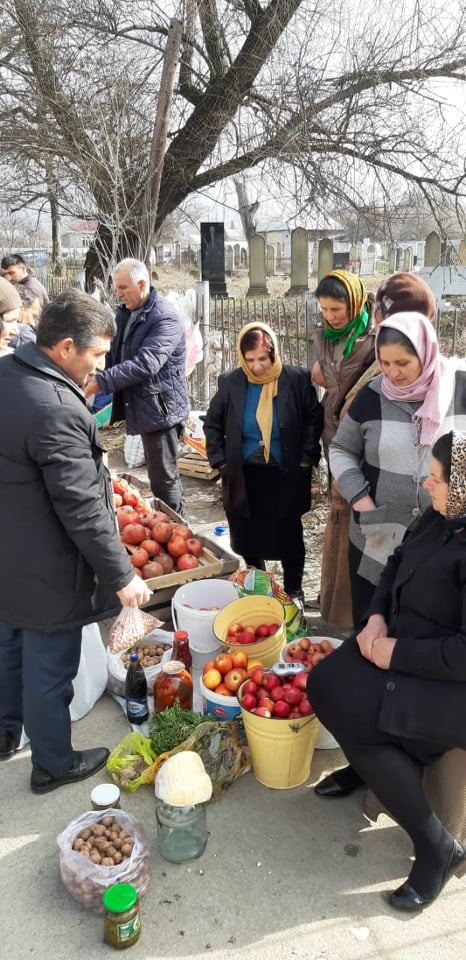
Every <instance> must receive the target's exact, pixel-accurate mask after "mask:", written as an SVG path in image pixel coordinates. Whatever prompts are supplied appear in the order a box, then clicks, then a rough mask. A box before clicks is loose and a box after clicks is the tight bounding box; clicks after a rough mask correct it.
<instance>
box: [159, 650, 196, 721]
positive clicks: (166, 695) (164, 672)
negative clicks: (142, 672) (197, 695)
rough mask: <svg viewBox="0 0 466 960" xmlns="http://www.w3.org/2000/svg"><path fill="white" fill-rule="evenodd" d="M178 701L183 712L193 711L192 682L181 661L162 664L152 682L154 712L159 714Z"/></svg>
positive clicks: (169, 661)
mask: <svg viewBox="0 0 466 960" xmlns="http://www.w3.org/2000/svg"><path fill="white" fill-rule="evenodd" d="M175 700H179V701H180V706H181V707H183V709H184V710H192V709H193V681H192V679H191V674H190V673H189V670H187V669H186V667H185V665H184V663H182V662H181V660H168V662H167V663H164V664H163V666H162V669H161V671H160V673H159V674H158V675H157V676H156V678H155V682H154V710H155V711H156V713H161V711H162V710H165V709H166V708H167V707H172V706H173V704H174V702H175Z"/></svg>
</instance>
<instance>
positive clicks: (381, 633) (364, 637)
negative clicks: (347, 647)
mask: <svg viewBox="0 0 466 960" xmlns="http://www.w3.org/2000/svg"><path fill="white" fill-rule="evenodd" d="M387 633H388V627H387V624H386V622H385V619H384V617H382V616H381V615H380V613H373V614H372V616H371V617H369V619H368V621H367V623H366V626H365V627H364V628H363V630H361V632H360V633H358V634H357V636H356V641H357V643H358V646H359V649H360V651H361V653H362V655H363V657H365V658H366V660H372V659H373V657H372V648H373V645H374V640H377V639H378V638H379V637H386V636H387Z"/></svg>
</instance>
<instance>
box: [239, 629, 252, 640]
mask: <svg viewBox="0 0 466 960" xmlns="http://www.w3.org/2000/svg"><path fill="white" fill-rule="evenodd" d="M255 639H256V635H255V633H250V632H249V630H243V631H242V632H241V633H240V635H239V637H238V640H239V642H240V643H254V642H255Z"/></svg>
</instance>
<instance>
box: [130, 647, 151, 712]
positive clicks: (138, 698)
mask: <svg viewBox="0 0 466 960" xmlns="http://www.w3.org/2000/svg"><path fill="white" fill-rule="evenodd" d="M125 699H126V715H127V717H128V720H129V722H130V723H138V724H139V723H144V721H145V720H147V718H148V716H149V704H148V702H147V680H146V675H145V673H144V670H143V668H142V667H141V664H140V663H139V658H138V655H137V653H132V654H131V656H130V658H129V664H128V670H127V672H126V680H125Z"/></svg>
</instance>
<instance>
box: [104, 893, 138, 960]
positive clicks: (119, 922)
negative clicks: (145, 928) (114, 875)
mask: <svg viewBox="0 0 466 960" xmlns="http://www.w3.org/2000/svg"><path fill="white" fill-rule="evenodd" d="M102 900H103V905H104V910H105V918H104V943H107V944H108V946H109V947H116V949H117V950H122V949H123V948H124V947H131V946H132V944H133V943H136V940H138V939H139V936H140V933H141V920H140V916H139V898H138V892H137V890H136V888H135V887H133V886H132V884H130V883H115V884H113V886H111V887H108V888H107V890H106V891H105V893H104V895H103V897H102Z"/></svg>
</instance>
